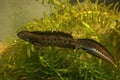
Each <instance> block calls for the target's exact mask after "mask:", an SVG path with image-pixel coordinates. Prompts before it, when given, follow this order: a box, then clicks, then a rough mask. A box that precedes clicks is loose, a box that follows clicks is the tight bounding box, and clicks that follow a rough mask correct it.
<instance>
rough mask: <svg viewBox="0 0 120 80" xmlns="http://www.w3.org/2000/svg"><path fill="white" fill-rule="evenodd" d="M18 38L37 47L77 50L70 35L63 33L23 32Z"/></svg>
mask: <svg viewBox="0 0 120 80" xmlns="http://www.w3.org/2000/svg"><path fill="white" fill-rule="evenodd" d="M17 35H18V37H20V38H21V39H23V40H25V41H28V42H30V43H32V44H34V45H37V46H45V47H46V46H55V47H63V48H71V49H75V45H76V41H75V40H74V39H73V37H72V36H71V35H70V34H68V33H63V32H55V31H54V32H40V31H34V32H29V31H21V32H19V33H18V34H17Z"/></svg>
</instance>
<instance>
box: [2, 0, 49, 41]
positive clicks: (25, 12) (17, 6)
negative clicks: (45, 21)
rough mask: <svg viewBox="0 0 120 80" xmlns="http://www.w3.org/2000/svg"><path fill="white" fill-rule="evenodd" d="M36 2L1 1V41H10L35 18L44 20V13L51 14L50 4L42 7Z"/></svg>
mask: <svg viewBox="0 0 120 80" xmlns="http://www.w3.org/2000/svg"><path fill="white" fill-rule="evenodd" d="M40 1H41V0H40ZM40 1H36V0H1V1H0V41H10V40H13V39H14V37H15V36H16V31H17V29H19V28H20V27H21V26H23V25H24V24H25V23H26V22H28V21H32V20H33V19H34V18H37V19H39V18H42V17H43V12H46V14H49V13H50V11H51V10H50V7H49V5H48V4H45V5H42V4H41V3H40Z"/></svg>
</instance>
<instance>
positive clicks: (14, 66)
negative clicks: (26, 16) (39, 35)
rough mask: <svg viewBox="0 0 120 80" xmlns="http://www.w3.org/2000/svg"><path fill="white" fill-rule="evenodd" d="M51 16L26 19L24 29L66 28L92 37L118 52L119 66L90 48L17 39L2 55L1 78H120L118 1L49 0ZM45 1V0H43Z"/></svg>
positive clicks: (39, 79)
mask: <svg viewBox="0 0 120 80" xmlns="http://www.w3.org/2000/svg"><path fill="white" fill-rule="evenodd" d="M47 1H48V3H49V4H50V5H51V6H52V7H51V8H52V11H53V12H52V13H51V14H50V16H47V15H45V14H44V18H42V19H35V20H34V21H33V22H28V23H26V24H25V25H24V26H23V28H22V29H21V30H29V31H34V30H39V31H63V32H67V33H70V34H72V35H73V37H74V38H91V39H94V40H97V41H99V42H100V43H101V44H103V45H104V46H105V47H106V48H107V49H108V50H109V51H110V52H111V54H112V55H113V56H114V58H115V60H116V63H117V65H118V68H115V67H114V66H112V65H110V64H108V63H106V62H104V61H101V60H100V59H97V58H95V57H93V56H90V55H88V54H86V52H84V51H82V50H79V51H76V50H71V49H64V48H57V47H50V46H49V47H42V46H41V47H39V48H38V47H36V46H34V45H32V44H30V43H28V42H25V41H22V40H16V42H14V43H13V44H12V45H11V46H9V47H8V49H7V50H6V51H5V52H4V54H3V55H2V56H1V57H2V58H1V59H0V66H1V69H0V80H119V79H120V68H119V67H120V61H119V57H120V56H119V49H120V46H119V45H118V44H119V42H120V39H119V37H120V26H119V25H120V12H119V11H118V9H117V5H118V3H116V4H115V5H114V7H113V9H111V6H112V5H113V4H110V5H109V6H106V5H105V4H104V3H101V4H99V5H98V3H97V1H96V3H95V4H93V3H91V2H89V0H86V2H84V3H81V2H78V1H77V3H76V4H75V5H72V4H70V3H69V2H68V0H65V1H60V0H47ZM42 3H43V5H44V0H43V2H42Z"/></svg>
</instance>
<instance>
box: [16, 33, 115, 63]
mask: <svg viewBox="0 0 120 80" xmlns="http://www.w3.org/2000/svg"><path fill="white" fill-rule="evenodd" d="M17 36H18V37H19V38H21V39H23V40H25V41H28V42H30V43H32V44H34V45H36V46H45V47H47V46H53V47H62V48H71V49H83V50H85V51H86V52H88V53H89V54H91V55H94V56H96V57H99V58H101V59H103V60H105V61H107V62H109V63H111V64H113V65H115V62H114V60H113V58H112V57H111V55H110V54H109V52H108V50H107V49H106V48H105V47H104V46H103V45H101V44H100V43H98V42H96V41H94V40H92V39H73V37H72V36H71V35H70V34H68V33H64V32H55V31H53V32H49V31H48V32H40V31H33V32H30V31H20V32H18V33H17Z"/></svg>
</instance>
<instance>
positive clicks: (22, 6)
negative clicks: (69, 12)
mask: <svg viewBox="0 0 120 80" xmlns="http://www.w3.org/2000/svg"><path fill="white" fill-rule="evenodd" d="M103 1H104V0H99V3H101V2H103ZM69 2H70V3H71V4H75V3H76V0H70V1H69ZM80 2H84V0H80ZM92 2H93V3H94V2H95V0H92ZM116 2H120V0H106V5H108V4H110V3H116ZM43 12H45V13H46V14H47V15H49V14H50V13H51V8H50V5H49V4H47V3H45V4H44V5H42V4H41V0H0V42H1V41H2V42H6V41H11V40H13V39H14V38H15V37H16V32H17V30H18V29H19V28H20V27H21V26H23V25H24V24H25V23H26V22H30V21H32V20H33V19H34V18H37V19H39V18H42V17H43Z"/></svg>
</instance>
